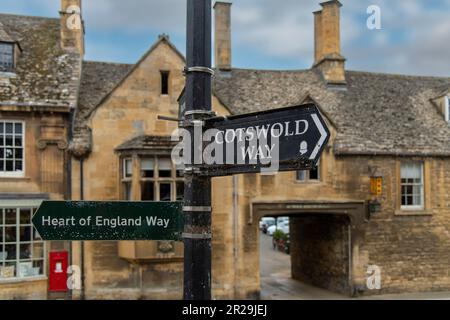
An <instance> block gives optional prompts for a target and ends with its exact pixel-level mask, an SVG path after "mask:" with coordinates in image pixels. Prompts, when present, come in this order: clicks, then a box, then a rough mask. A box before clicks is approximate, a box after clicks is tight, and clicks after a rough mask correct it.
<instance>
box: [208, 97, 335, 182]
mask: <svg viewBox="0 0 450 320" xmlns="http://www.w3.org/2000/svg"><path fill="white" fill-rule="evenodd" d="M205 127H206V130H210V129H213V130H214V131H212V132H211V131H210V134H209V137H208V139H209V138H211V140H209V141H211V143H210V144H209V145H206V146H205V152H204V154H205V155H208V154H210V156H209V157H210V159H209V160H208V159H207V160H206V161H207V163H206V164H203V165H201V166H200V169H201V170H200V173H199V174H200V175H202V174H204V175H208V176H226V175H230V174H237V173H255V172H261V169H263V168H266V169H268V168H273V169H274V171H275V172H277V171H291V170H308V169H312V168H313V167H314V166H315V165H316V164H317V162H318V160H319V158H320V156H321V154H322V151H323V149H324V147H325V146H326V145H327V143H328V140H329V138H330V131H329V130H328V127H327V125H326V123H325V121H324V120H323V117H322V116H321V114H320V112H319V109H318V108H317V106H315V105H314V104H306V105H300V106H294V107H288V108H283V109H276V110H270V111H266V112H259V113H252V114H246V115H240V116H232V117H227V118H223V117H217V118H212V119H208V120H206V123H205ZM206 157H208V156H206ZM208 162H209V163H208Z"/></svg>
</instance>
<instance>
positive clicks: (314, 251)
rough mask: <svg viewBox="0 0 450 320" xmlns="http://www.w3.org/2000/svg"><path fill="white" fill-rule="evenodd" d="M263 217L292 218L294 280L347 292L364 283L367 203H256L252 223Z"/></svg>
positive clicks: (353, 293) (252, 212) (252, 209)
mask: <svg viewBox="0 0 450 320" xmlns="http://www.w3.org/2000/svg"><path fill="white" fill-rule="evenodd" d="M264 216H289V217H291V243H292V252H291V254H292V258H291V262H292V267H291V268H292V277H293V278H294V279H297V280H301V281H303V282H306V283H310V284H312V285H314V286H318V287H322V288H325V289H328V290H331V291H335V292H340V293H344V294H347V295H355V294H356V292H357V291H358V290H359V289H360V288H361V286H362V285H363V284H364V282H365V274H364V273H363V272H362V270H364V268H361V261H360V257H359V247H360V243H361V241H362V234H363V228H364V224H365V222H366V221H367V220H368V209H367V204H366V202H364V201H348V202H336V201H282V202H253V203H252V204H251V210H250V223H257V221H259V219H260V218H262V217H264ZM296 241H297V245H296V244H295V242H296ZM300 242H301V243H300Z"/></svg>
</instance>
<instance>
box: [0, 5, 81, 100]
mask: <svg viewBox="0 0 450 320" xmlns="http://www.w3.org/2000/svg"><path fill="white" fill-rule="evenodd" d="M0 23H1V25H2V28H0V29H1V30H3V31H0V34H1V35H0V36H2V37H4V38H5V39H6V40H11V42H19V43H20V47H21V49H22V50H21V53H20V54H19V58H18V60H17V63H16V68H15V70H14V75H8V76H5V75H4V74H3V75H2V74H1V73H0V79H2V87H1V88H0V105H2V104H3V105H19V106H23V105H26V106H28V105H29V106H46V107H48V106H58V107H61V106H64V107H75V106H76V104H77V95H78V85H79V79H80V72H81V57H80V55H79V54H78V53H77V52H75V51H66V50H63V49H62V48H61V45H60V21H59V19H50V18H41V17H29V16H18V15H8V14H0Z"/></svg>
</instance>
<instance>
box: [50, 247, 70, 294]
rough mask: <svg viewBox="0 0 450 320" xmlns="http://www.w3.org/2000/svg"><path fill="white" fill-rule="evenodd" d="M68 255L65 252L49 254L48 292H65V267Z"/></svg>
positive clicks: (66, 289)
mask: <svg viewBox="0 0 450 320" xmlns="http://www.w3.org/2000/svg"><path fill="white" fill-rule="evenodd" d="M68 262H69V254H68V252H67V251H61V252H50V279H49V289H48V290H49V291H50V292H67V291H68V288H67V267H68Z"/></svg>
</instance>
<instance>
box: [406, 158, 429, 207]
mask: <svg viewBox="0 0 450 320" xmlns="http://www.w3.org/2000/svg"><path fill="white" fill-rule="evenodd" d="M404 164H408V163H406V162H405V163H402V164H401V165H400V196H401V199H400V203H401V201H402V198H403V193H402V187H403V184H402V176H401V166H402V165H404ZM414 164H417V165H420V169H421V177H420V179H421V185H422V187H421V190H420V202H421V205H419V206H417V205H410V206H407V205H401V210H403V211H422V210H425V180H424V171H425V166H424V163H423V162H415V163H414Z"/></svg>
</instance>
